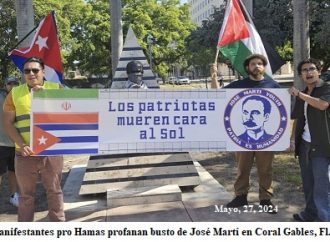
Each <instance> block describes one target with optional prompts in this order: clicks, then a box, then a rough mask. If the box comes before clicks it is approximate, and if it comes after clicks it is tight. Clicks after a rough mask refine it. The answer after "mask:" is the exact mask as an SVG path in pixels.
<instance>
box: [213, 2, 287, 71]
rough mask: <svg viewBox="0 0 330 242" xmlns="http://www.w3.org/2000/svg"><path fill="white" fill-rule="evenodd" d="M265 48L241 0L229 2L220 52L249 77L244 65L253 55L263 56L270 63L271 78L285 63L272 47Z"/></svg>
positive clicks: (220, 36)
mask: <svg viewBox="0 0 330 242" xmlns="http://www.w3.org/2000/svg"><path fill="white" fill-rule="evenodd" d="M267 47H268V48H265V46H264V43H263V41H262V40H261V38H260V35H259V34H258V32H257V30H256V28H255V26H254V24H253V22H252V19H251V17H250V15H249V13H248V12H247V11H246V9H245V7H244V5H243V4H242V3H241V1H240V0H229V1H228V4H227V8H226V12H225V18H224V21H223V25H222V27H221V31H220V35H219V40H218V44H217V48H218V50H220V51H221V53H222V54H223V55H224V56H225V57H226V58H228V59H229V60H230V61H231V63H232V65H233V67H234V68H235V70H236V71H238V72H239V73H240V74H241V75H242V76H244V77H247V76H248V74H247V73H246V71H245V69H244V66H243V63H244V60H245V59H246V58H247V57H248V56H249V55H251V54H262V55H264V56H265V57H266V58H267V59H268V62H269V65H267V66H266V75H267V76H268V77H271V76H272V74H273V73H274V72H275V71H277V70H278V69H279V68H280V67H281V66H282V65H283V64H284V63H285V62H284V61H283V60H282V59H281V58H280V56H279V55H278V54H277V53H276V52H275V50H274V49H272V48H271V47H270V46H267Z"/></svg>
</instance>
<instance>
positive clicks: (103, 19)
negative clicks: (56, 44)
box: [34, 0, 111, 74]
mask: <svg viewBox="0 0 330 242" xmlns="http://www.w3.org/2000/svg"><path fill="white" fill-rule="evenodd" d="M34 6H35V12H36V16H37V17H38V19H39V20H40V19H41V18H42V17H43V16H45V15H46V14H48V13H49V12H50V11H52V10H55V12H56V20H57V27H58V32H59V33H58V34H59V39H60V45H61V52H62V61H63V64H64V69H66V70H68V69H75V68H76V67H77V68H79V70H80V71H81V72H83V73H88V74H110V71H111V69H110V68H109V66H110V45H109V43H110V15H109V2H108V1H107V0H86V1H84V0H76V1H65V0H47V3H46V4H45V0H34Z"/></svg>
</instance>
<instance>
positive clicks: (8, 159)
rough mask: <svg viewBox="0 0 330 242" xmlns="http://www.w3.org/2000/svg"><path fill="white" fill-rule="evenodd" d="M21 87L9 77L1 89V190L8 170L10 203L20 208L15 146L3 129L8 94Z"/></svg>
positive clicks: (15, 79) (14, 79) (16, 80)
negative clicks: (4, 104) (3, 178)
mask: <svg viewBox="0 0 330 242" xmlns="http://www.w3.org/2000/svg"><path fill="white" fill-rule="evenodd" d="M18 85H19V81H18V79H17V78H15V77H7V78H6V79H5V81H4V88H3V89H0V103H1V108H0V116H1V118H0V190H1V181H2V176H3V175H4V174H5V173H6V172H7V170H8V181H9V189H10V192H11V196H10V198H9V202H10V203H11V204H12V205H14V206H16V207H18V186H17V181H16V176H15V167H14V163H15V162H14V159H15V146H14V143H13V142H12V141H11V139H10V138H9V137H8V136H7V134H6V133H5V131H4V128H3V121H2V117H3V108H2V106H3V103H4V100H5V98H6V96H7V94H8V93H9V92H10V91H11V89H12V88H13V87H15V86H18Z"/></svg>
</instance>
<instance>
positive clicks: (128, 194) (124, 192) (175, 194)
mask: <svg viewBox="0 0 330 242" xmlns="http://www.w3.org/2000/svg"><path fill="white" fill-rule="evenodd" d="M174 201H182V196H181V190H180V188H179V186H178V185H166V186H149V187H137V188H126V189H120V190H112V189H108V190H107V205H108V207H111V208H113V207H119V206H127V205H138V204H151V203H163V202H174Z"/></svg>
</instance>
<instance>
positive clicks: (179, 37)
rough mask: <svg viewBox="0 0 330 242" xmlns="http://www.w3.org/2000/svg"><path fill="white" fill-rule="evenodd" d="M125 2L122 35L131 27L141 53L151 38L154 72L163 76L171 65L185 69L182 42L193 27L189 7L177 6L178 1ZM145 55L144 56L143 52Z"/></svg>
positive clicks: (145, 0) (184, 52) (184, 49)
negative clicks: (151, 37)
mask: <svg viewBox="0 0 330 242" xmlns="http://www.w3.org/2000/svg"><path fill="white" fill-rule="evenodd" d="M125 3H126V5H125V7H124V9H123V22H124V30H125V31H124V33H125V32H127V29H128V27H129V25H131V26H132V29H133V30H134V32H135V34H136V36H137V38H138V39H139V41H140V45H141V47H142V48H144V49H145V50H146V49H147V43H146V37H147V35H148V34H151V35H152V36H153V37H154V38H155V41H154V43H153V45H152V55H153V57H152V59H153V62H154V63H153V66H154V70H155V71H156V72H157V73H158V74H159V75H160V76H162V77H165V76H167V73H168V71H169V67H170V66H171V65H172V64H173V63H178V64H179V65H181V67H183V68H187V64H186V61H185V59H186V55H187V53H186V48H185V39H186V38H187V36H189V34H190V32H191V30H192V29H193V28H194V25H193V24H192V22H191V20H190V16H189V6H188V5H187V4H185V5H180V4H179V0H162V1H156V0H140V1H134V0H127V1H126V2H125ZM145 53H146V54H148V53H147V51H146V52H145Z"/></svg>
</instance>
